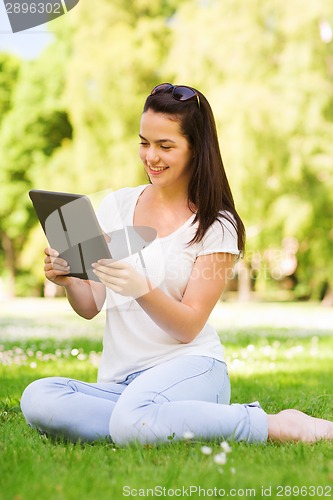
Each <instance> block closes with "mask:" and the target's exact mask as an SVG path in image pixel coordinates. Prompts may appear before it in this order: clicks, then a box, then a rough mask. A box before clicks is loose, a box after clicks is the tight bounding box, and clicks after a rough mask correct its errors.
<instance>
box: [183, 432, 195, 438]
mask: <svg viewBox="0 0 333 500" xmlns="http://www.w3.org/2000/svg"><path fill="white" fill-rule="evenodd" d="M183 438H184V439H193V438H194V434H193V432H191V431H186V432H184V434H183Z"/></svg>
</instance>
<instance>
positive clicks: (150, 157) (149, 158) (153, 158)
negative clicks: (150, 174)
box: [146, 148, 159, 164]
mask: <svg viewBox="0 0 333 500" xmlns="http://www.w3.org/2000/svg"><path fill="white" fill-rule="evenodd" d="M158 161H159V156H158V154H156V150H154V149H153V148H149V150H148V151H147V154H146V163H148V164H152V163H158Z"/></svg>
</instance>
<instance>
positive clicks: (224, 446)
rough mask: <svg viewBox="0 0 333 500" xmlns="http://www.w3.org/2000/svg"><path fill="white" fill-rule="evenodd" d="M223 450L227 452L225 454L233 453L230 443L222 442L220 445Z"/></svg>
mask: <svg viewBox="0 0 333 500" xmlns="http://www.w3.org/2000/svg"><path fill="white" fill-rule="evenodd" d="M220 446H221V448H222V450H223V451H224V452H225V453H230V452H231V447H230V445H229V443H227V441H222V443H221V444H220Z"/></svg>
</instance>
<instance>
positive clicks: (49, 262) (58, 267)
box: [44, 248, 105, 319]
mask: <svg viewBox="0 0 333 500" xmlns="http://www.w3.org/2000/svg"><path fill="white" fill-rule="evenodd" d="M44 252H45V255H46V257H45V259H44V263H45V265H44V272H45V276H46V278H47V279H48V280H49V281H52V282H53V283H55V284H56V285H60V286H63V287H64V288H65V290H66V295H67V299H68V302H69V303H70V305H71V306H72V308H73V309H74V311H75V312H76V313H77V314H78V315H79V316H82V317H83V318H85V319H92V318H93V317H94V316H96V314H98V313H99V311H100V310H101V309H102V307H103V304H104V301H105V286H104V285H102V284H101V283H97V282H95V281H85V280H81V279H79V278H73V277H70V276H66V274H68V273H69V267H68V266H67V262H65V261H64V260H63V259H59V258H58V255H59V253H58V252H57V251H56V250H53V249H52V248H46V249H45V251H44Z"/></svg>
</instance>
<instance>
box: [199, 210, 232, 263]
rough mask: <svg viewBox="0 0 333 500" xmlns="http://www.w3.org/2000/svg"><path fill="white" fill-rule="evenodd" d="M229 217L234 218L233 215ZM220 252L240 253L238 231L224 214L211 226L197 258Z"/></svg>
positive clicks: (202, 241)
mask: <svg viewBox="0 0 333 500" xmlns="http://www.w3.org/2000/svg"><path fill="white" fill-rule="evenodd" d="M227 217H228V218H232V215H231V214H229V213H228V214H227ZM218 252H224V253H232V254H234V255H239V253H240V252H239V249H238V235H237V231H236V229H235V227H234V225H233V224H232V223H231V222H230V220H228V219H226V218H225V217H224V216H223V215H222V214H221V215H220V217H219V218H218V219H217V220H216V221H215V222H214V223H213V224H212V225H211V226H210V228H209V229H208V230H207V232H206V234H205V236H204V237H203V239H202V240H201V248H200V249H199V252H198V254H197V256H198V257H199V256H200V255H209V254H212V253H218Z"/></svg>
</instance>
